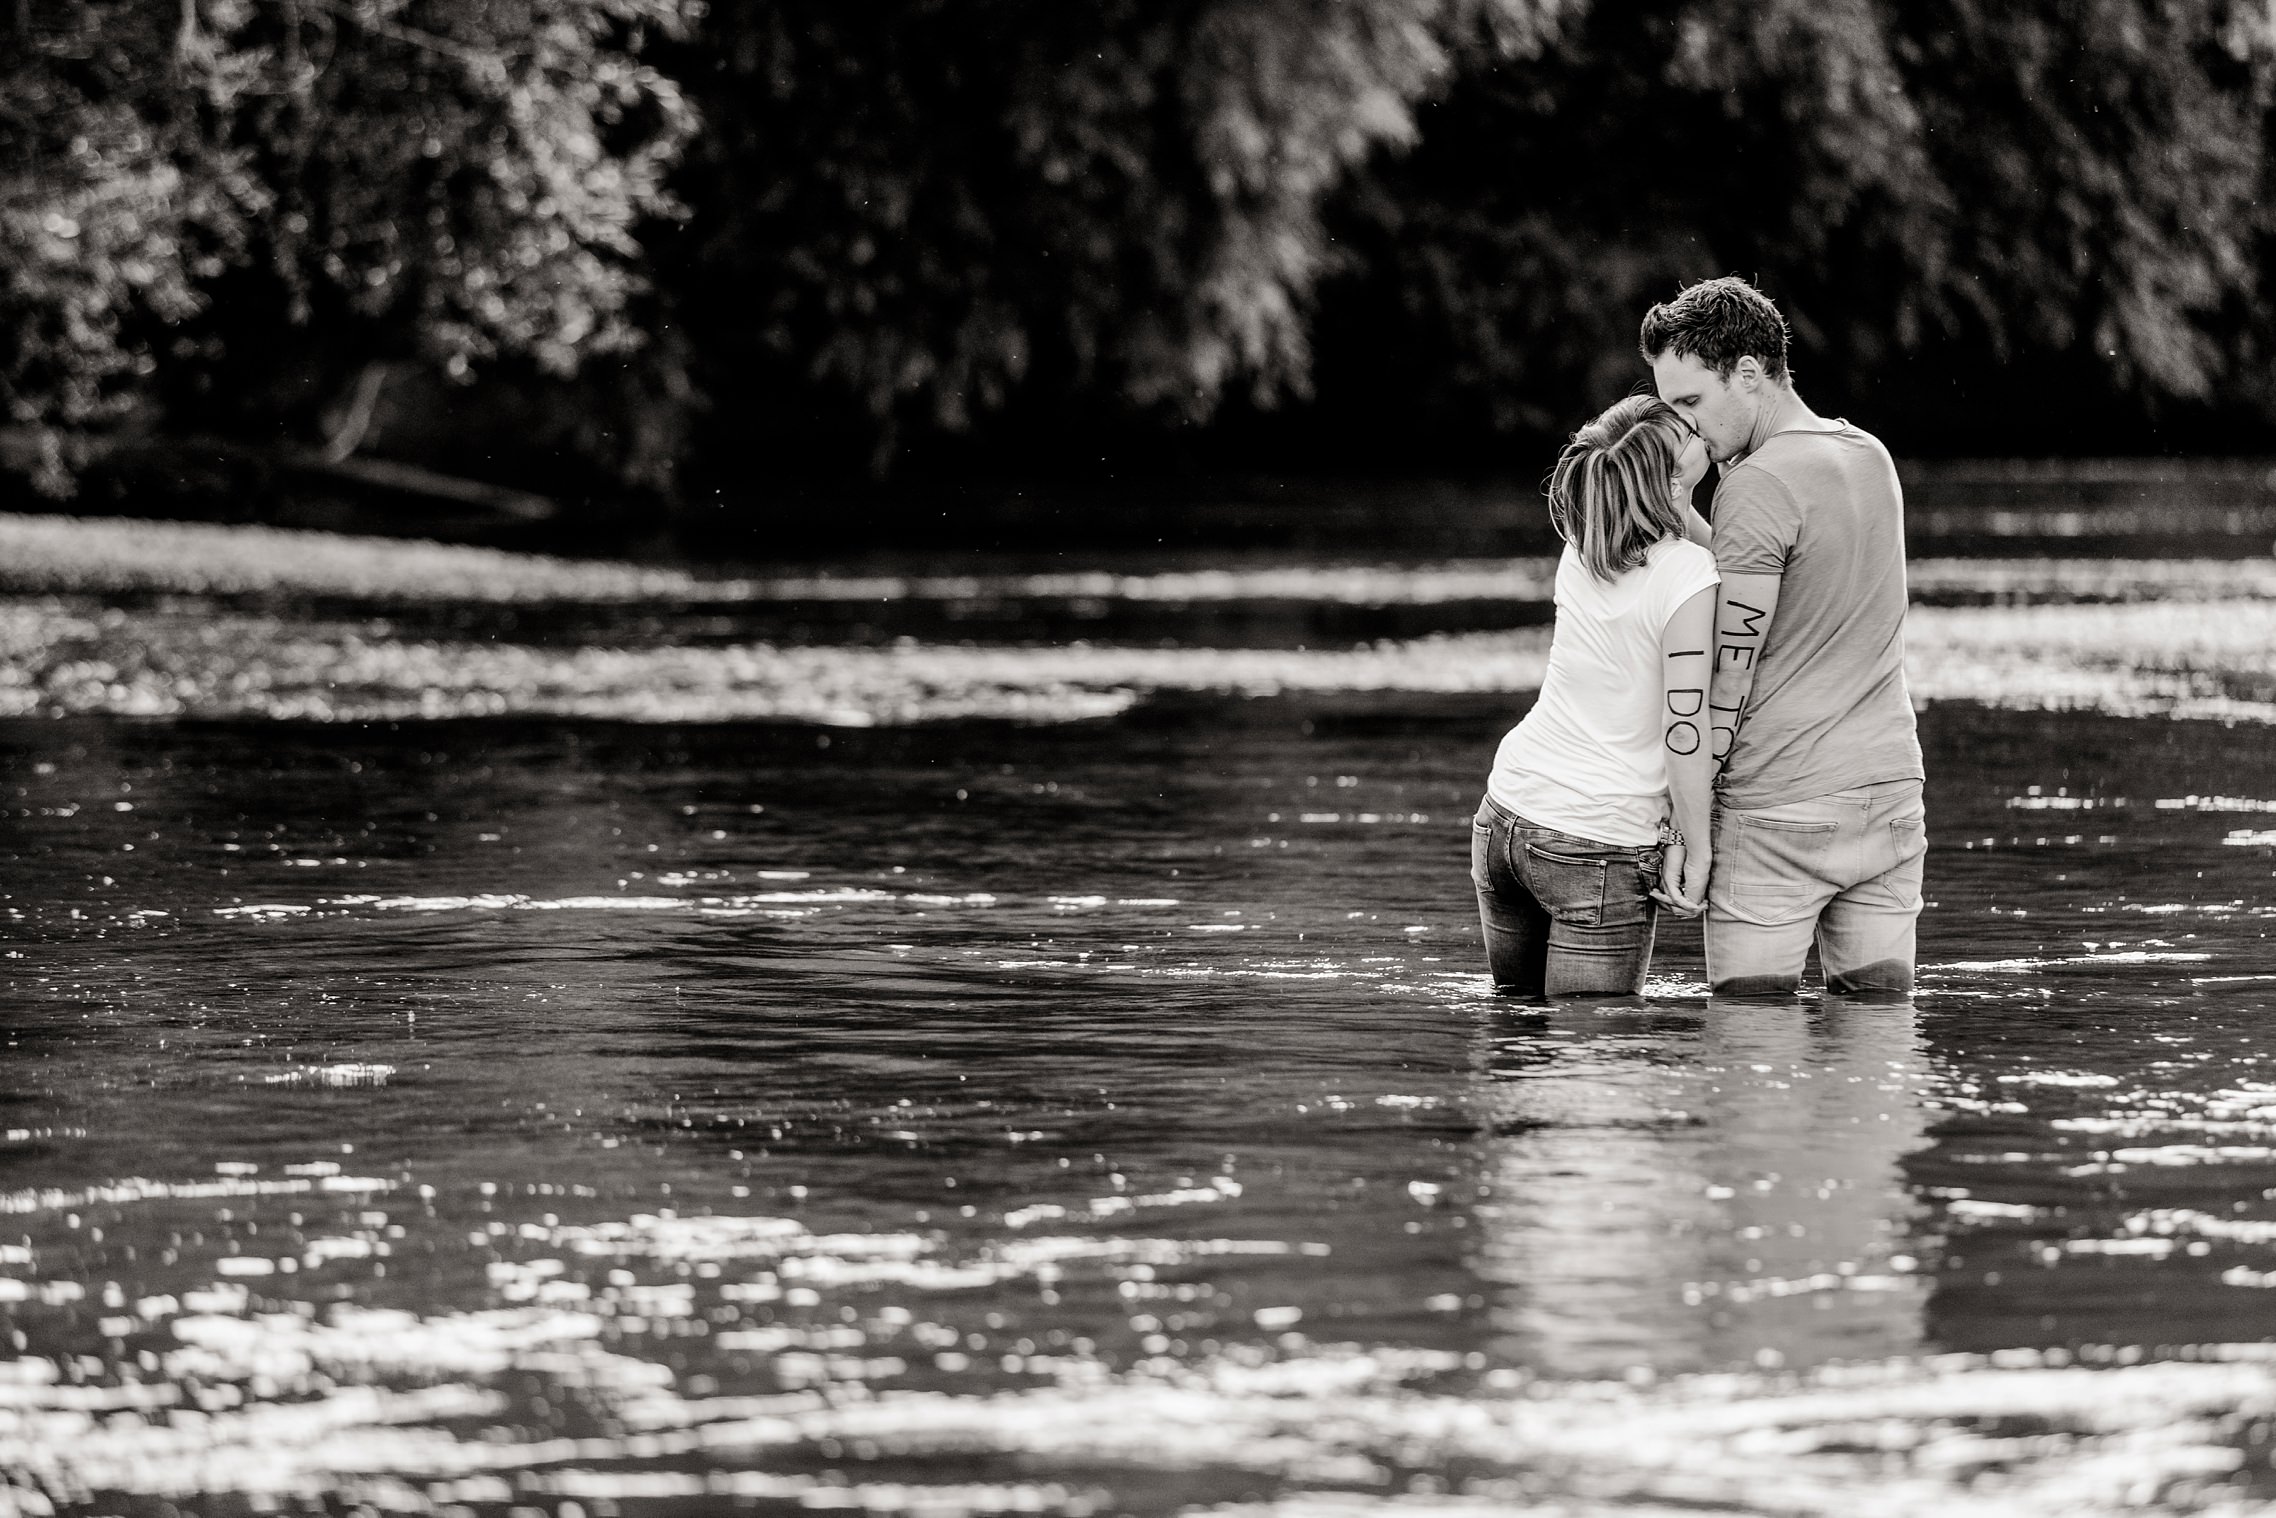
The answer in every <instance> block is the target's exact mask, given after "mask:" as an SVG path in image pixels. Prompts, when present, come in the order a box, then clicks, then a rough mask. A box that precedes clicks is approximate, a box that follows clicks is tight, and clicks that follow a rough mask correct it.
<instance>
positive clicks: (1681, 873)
mask: <svg viewBox="0 0 2276 1518" xmlns="http://www.w3.org/2000/svg"><path fill="white" fill-rule="evenodd" d="M1661 861H1662V862H1661V864H1660V887H1659V889H1658V890H1656V891H1654V892H1652V900H1654V901H1656V902H1658V903H1659V904H1660V905H1661V906H1663V907H1666V908H1667V909H1668V910H1669V911H1671V912H1674V913H1675V914H1676V915H1678V916H1679V917H1697V916H1698V915H1699V914H1700V913H1701V912H1704V911H1706V910H1707V867H1708V864H1709V862H1710V851H1709V849H1708V847H1707V845H1706V844H1704V843H1670V844H1668V845H1667V846H1666V847H1665V848H1664V849H1663V850H1662V851H1661Z"/></svg>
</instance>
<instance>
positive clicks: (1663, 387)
mask: <svg viewBox="0 0 2276 1518" xmlns="http://www.w3.org/2000/svg"><path fill="white" fill-rule="evenodd" d="M1751 368H1752V365H1751V364H1750V363H1749V362H1748V361H1747V360H1745V359H1741V360H1740V361H1739V367H1738V368H1735V369H1733V370H1732V371H1731V378H1730V379H1724V378H1723V377H1722V376H1720V375H1718V374H1717V373H1716V372H1715V371H1714V370H1712V369H1710V368H1708V367H1707V366H1706V365H1705V364H1703V363H1701V362H1700V361H1699V360H1698V358H1697V357H1696V356H1695V355H1693V354H1689V353H1677V352H1676V351H1675V350H1674V349H1672V348H1671V349H1669V350H1668V351H1667V352H1665V353H1662V354H1661V355H1660V356H1659V357H1658V358H1655V359H1653V360H1652V387H1653V388H1654V389H1655V390H1657V391H1658V392H1659V397H1660V399H1661V400H1663V401H1666V402H1667V403H1668V404H1669V405H1670V406H1673V407H1674V408H1675V409H1676V411H1677V412H1678V413H1680V414H1681V415H1682V417H1683V419H1684V420H1685V421H1687V422H1689V423H1690V424H1691V425H1692V426H1693V427H1695V428H1697V429H1698V430H1699V436H1700V438H1701V440H1702V441H1704V442H1705V443H1706V444H1707V456H1708V457H1709V458H1711V459H1713V460H1714V461H1715V462H1716V463H1718V464H1723V463H1728V462H1729V461H1730V460H1732V459H1734V458H1736V457H1738V455H1739V454H1740V453H1741V452H1742V451H1743V450H1744V449H1745V448H1746V445H1747V439H1748V438H1749V437H1751V436H1752V435H1753V433H1754V419H1755V410H1756V405H1755V391H1756V389H1757V388H1758V387H1757V386H1755V385H1751V384H1748V383H1747V380H1748V378H1749V377H1750V371H1751Z"/></svg>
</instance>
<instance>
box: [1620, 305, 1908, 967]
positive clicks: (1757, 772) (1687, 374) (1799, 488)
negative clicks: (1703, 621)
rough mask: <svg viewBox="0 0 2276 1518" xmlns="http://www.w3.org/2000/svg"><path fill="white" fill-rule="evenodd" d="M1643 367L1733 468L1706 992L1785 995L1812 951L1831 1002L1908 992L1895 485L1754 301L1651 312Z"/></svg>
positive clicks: (1715, 685)
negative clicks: (1825, 412) (1814, 403)
mask: <svg viewBox="0 0 2276 1518" xmlns="http://www.w3.org/2000/svg"><path fill="white" fill-rule="evenodd" d="M1641 346H1642V348H1643V353H1644V359H1645V362H1647V363H1649V364H1650V365H1651V366H1652V381H1653V384H1654V386H1655V388H1656V389H1657V390H1658V391H1659V396H1660V399H1661V400H1663V401H1666V402H1667V403H1668V404H1669V405H1670V406H1673V407H1674V408H1675V409H1676V410H1677V411H1678V412H1680V413H1681V414H1682V415H1683V417H1684V419H1685V420H1686V421H1688V422H1690V423H1691V425H1692V426H1693V427H1694V428H1696V429H1697V430H1698V432H1699V435H1700V437H1701V438H1702V439H1704V440H1705V442H1706V444H1707V452H1708V456H1709V457H1710V458H1712V459H1714V460H1715V462H1716V463H1718V464H1720V465H1722V466H1723V471H1722V478H1721V480H1720V482H1719V483H1718V484H1717V486H1716V488H1715V504H1714V520H1715V529H1714V547H1715V564H1716V567H1717V569H1718V570H1719V571H1720V572H1721V574H1722V577H1723V584H1722V589H1721V591H1720V592H1719V593H1718V606H1717V614H1716V618H1715V649H1714V673H1713V675H1712V677H1711V679H1710V685H1709V693H1708V701H1709V704H1710V707H1711V714H1712V727H1713V739H1712V741H1713V744H1714V752H1715V756H1716V758H1717V760H1718V761H1719V762H1720V764H1721V766H1722V769H1721V773H1720V775H1719V776H1718V778H1717V780H1716V806H1715V821H1714V827H1713V838H1712V840H1711V842H1712V846H1713V856H1714V857H1713V860H1712V874H1711V877H1710V880H1709V884H1708V891H1707V924H1706V939H1707V976H1708V979H1709V981H1710V982H1712V984H1713V986H1714V989H1715V991H1716V992H1717V993H1718V994H1721V995H1731V996H1783V995H1790V994H1792V993H1793V991H1794V990H1795V989H1796V987H1797V986H1799V985H1800V983H1801V978H1802V965H1803V961H1804V959H1805V958H1806V957H1807V956H1808V954H1809V949H1810V943H1811V940H1812V939H1813V938H1815V940H1816V942H1817V946H1818V960H1819V964H1820V965H1821V966H1822V967H1823V969H1824V971H1825V979H1826V988H1827V989H1828V990H1829V991H1835V992H1841V993H1864V992H1897V993H1904V992H1909V991H1910V990H1911V989H1912V982H1913V940H1914V929H1915V927H1916V925H1917V922H1918V920H1919V917H1920V888H1921V862H1922V858H1923V856H1924V855H1925V854H1926V852H1927V846H1928V845H1927V833H1926V827H1927V820H1926V812H1925V811H1924V809H1923V807H1922V805H1921V784H1922V780H1923V778H1924V774H1925V772H1924V771H1923V770H1922V768H1921V762H1920V740H1919V738H1918V736H1917V735H1916V733H1915V731H1914V727H1913V711H1912V698H1911V696H1910V694H1909V693H1908V692H1907V691H1906V689H1905V669H1904V614H1905V539H1904V498H1903V494H1902V491H1901V490H1900V488H1899V487H1898V484H1897V471H1896V467H1895V465H1893V464H1892V463H1891V462H1890V460H1889V453H1888V450H1887V449H1885V448H1883V447H1882V446H1881V444H1880V441H1879V440H1878V439H1876V438H1874V437H1873V436H1872V435H1871V434H1869V433H1867V432H1864V431H1862V430H1861V429H1859V428H1856V427H1852V426H1851V425H1849V423H1847V422H1845V421H1840V420H1828V419H1827V418H1825V417H1821V416H1819V415H1818V414H1817V413H1816V412H1814V411H1812V410H1811V409H1810V408H1809V407H1808V406H1806V405H1804V404H1803V402H1802V398H1801V397H1800V396H1799V395H1797V394H1795V392H1794V384H1793V380H1792V377H1791V376H1790V375H1789V374H1788V372H1787V368H1786V322H1785V319H1784V318H1783V317H1781V316H1780V315H1779V314H1778V308H1777V307H1776V306H1774V305H1772V304H1771V303H1770V300H1769V299H1768V297H1766V296H1764V295H1763V294H1762V292H1760V291H1759V290H1757V289H1755V288H1754V287H1753V286H1752V285H1750V284H1748V283H1747V282H1746V281H1745V280H1742V279H1710V280H1705V281H1702V282H1700V283H1698V284H1695V285H1691V286H1688V287H1687V288H1685V289H1684V290H1683V291H1682V292H1681V293H1679V294H1678V295H1677V296H1676V297H1675V299H1673V300H1671V301H1668V302H1666V303H1664V304H1662V305H1657V306H1654V307H1652V309H1651V310H1650V311H1648V312H1646V313H1645V315H1644V325H1643V332H1642V343H1641Z"/></svg>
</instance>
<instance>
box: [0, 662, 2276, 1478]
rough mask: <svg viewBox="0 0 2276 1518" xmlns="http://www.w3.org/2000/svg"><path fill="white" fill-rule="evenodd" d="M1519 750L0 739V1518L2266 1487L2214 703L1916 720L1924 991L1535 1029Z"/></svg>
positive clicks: (2250, 1183)
mask: <svg viewBox="0 0 2276 1518" xmlns="http://www.w3.org/2000/svg"><path fill="white" fill-rule="evenodd" d="M1507 717H1508V713H1507V711H1506V710H1504V709H1503V704H1502V702H1501V701H1500V700H1498V699H1494V698H1480V697H1428V696H1421V695H1412V694H1409V695H1403V696H1385V695H1358V696H1344V697H1334V698H1328V697H1317V698H1298V697H1282V698H1280V699H1277V700H1250V701H1240V700H1228V699H1207V698H1199V697H1195V698H1189V699H1186V700H1183V701H1175V702H1172V701H1157V702H1154V703H1151V704H1148V705H1144V706H1141V707H1139V708H1137V709H1135V710H1133V711H1132V712H1130V713H1129V714H1127V715H1125V716H1123V717H1120V718H1117V719H1114V720H1112V721H1101V722H1090V723H1078V724H1066V725H1057V726H1015V725H1011V724H1002V723H992V722H972V723H962V724H944V725H935V726H929V727H921V728H910V729H878V730H868V731H858V730H857V731H845V730H838V731H830V730H822V729H816V728H813V727H806V726H797V725H790V724H778V725H763V724H750V725H719V726H703V727H697V726H681V727H664V726H623V725H611V724H602V723H581V722H554V723H546V722H506V721H499V722H484V723H428V724H411V723H406V724H404V725H402V726H401V727H393V726H390V725H387V724H378V725H373V726H368V727H367V726H345V725H293V724H280V723H262V724H256V725H234V724H226V723H185V724H139V723H135V722H131V721H121V720H111V719H105V720H93V719H82V720H73V721H62V722H55V721H36V722H16V723H11V724H7V725H5V726H0V781H4V783H5V786H6V790H5V792H0V801H4V802H5V805H6V807H7V811H8V819H7V820H8V829H7V831H6V833H5V835H4V838H5V842H4V844H0V856H4V863H5V866H6V873H5V876H4V877H0V893H4V894H0V917H4V920H5V923H6V927H7V943H6V946H5V949H4V950H0V952H4V953H5V954H6V955H7V958H6V960H5V961H4V969H5V972H6V975H7V987H8V1001H7V1011H6V1019H5V1025H4V1038H5V1063H4V1065H0V1071H4V1078H0V1333H4V1334H5V1335H6V1336H7V1338H6V1342H5V1343H4V1344H0V1473H4V1477H5V1481H6V1483H7V1484H6V1485H4V1486H0V1512H20V1513H45V1512H49V1511H63V1512H79V1513H89V1514H92V1513H98V1512H117V1513H127V1514H136V1515H141V1514H152V1515H155V1514H159V1513H162V1512H164V1511H166V1510H167V1509H166V1506H165V1505H166V1504H169V1503H171V1504H174V1505H175V1506H176V1507H177V1508H180V1509H184V1510H187V1511H193V1512H238V1511H247V1510H249V1509H251V1508H254V1507H281V1508H284V1509H286V1510H293V1511H299V1510H308V1511H347V1510H351V1509H354V1508H356V1507H358V1506H359V1505H360V1506H364V1507H369V1508H370V1509H372V1510H374V1511H378V1512H389V1513H417V1512H441V1511H456V1510H461V1509H464V1510H470V1511H473V1512H476V1513H482V1514H491V1513H497V1514H505V1513H509V1512H514V1511H517V1510H521V1511H527V1510H534V1511H538V1512H543V1513H548V1514H562V1515H568V1514H573V1513H574V1514H587V1515H592V1514H600V1513H608V1512H619V1513H654V1514H677V1513H682V1512H711V1511H717V1512H731V1511H759V1512H766V1511H791V1510H800V1509H804V1508H812V1507H838V1508H858V1509H861V1510H865V1511H876V1512H888V1513H901V1512H906V1513H994V1512H1062V1513H1102V1514H1103V1513H1110V1512H1138V1513H1173V1512H1185V1511H1195V1512H1200V1511H1214V1512H1268V1511H1269V1512H1278V1513H1314V1512H1334V1513H1352V1512H1361V1511H1373V1510H1378V1509H1380V1510H1385V1511H1410V1510H1412V1511H1420V1512H1426V1513H1488V1512H1506V1511H1512V1510H1519V1509H1522V1508H1523V1506H1524V1505H1525V1504H1527V1503H1536V1504H1541V1505H1543V1506H1545V1507H1546V1508H1548V1510H1555V1511H1564V1512H1569V1513H1588V1512H1616V1511H1617V1512H1633V1511H1647V1512H1648V1511H1671V1510H1696V1509H1698V1508H1700V1507H1706V1508H1710V1509H1712V1508H1715V1507H1723V1508H1728V1509H1735V1510H1739V1511H1749V1512H1753V1511H1760V1512H1776V1513H1826V1514H1852V1513H1864V1512H1886V1513H1921V1512H1938V1513H1943V1512H1959V1513H1965V1512H1982V1513H2015V1512H2022V1513H2047V1514H2065V1515H2068V1514H2075V1513H2085V1512H2096V1511H2105V1510H2116V1509H2118V1508H2121V1507H2124V1506H2126V1505H2127V1504H2134V1505H2136V1506H2141V1505H2147V1506H2152V1507H2160V1508H2164V1509H2169V1510H2175V1511H2190V1510H2213V1509H2216V1508H2217V1509H2218V1510H2220V1511H2224V1512H2240V1511H2257V1510H2259V1508H2258V1507H2256V1506H2255V1505H2256V1504H2268V1503H2271V1502H2276V1490H2271V1487H2270V1481H2269V1477H2268V1474H2267V1472H2268V1470H2269V1462H2268V1453H2269V1450H2268V1435H2267V1430H2268V1428H2269V1427H2270V1424H2271V1420H2272V1419H2276V1373H2272V1371H2271V1366H2270V1361H2271V1358H2276V1353H2272V1352H2271V1351H2269V1350H2268V1349H2267V1348H2266V1343H2265V1341H2267V1340H2269V1339H2270V1338H2271V1337H2272V1336H2276V1289H2271V1285H2272V1283H2276V1201H2271V1200H2270V1198H2271V1196H2276V1070H2272V1069H2271V1068H2270V1064H2269V1062H2270V1060H2271V1058H2272V1052H2271V1051H2268V1050H2267V1049H2266V1047H2265V1032H2264V1030H2265V1027H2266V1024H2267V1019H2268V1016H2269V1013H2270V1011H2271V1010H2272V1009H2276V957H2272V955H2271V952H2270V949H2269V946H2268V944H2269V940H2268V937H2267V934H2268V928H2269V923H2270V920H2271V916H2272V914H2276V907H2271V905H2270V903H2269V887H2268V883H2269V881H2270V878H2271V873H2270V872H2271V869H2272V867H2276V866H2272V859H2276V848H2272V847H2271V845H2270V843H2269V842H2268V841H2267V840H2266V839H2264V838H2262V837H2261V836H2260V835H2261V831H2262V824H2263V823H2264V822H2265V821H2266V813H2267V811H2268V810H2269V809H2271V808H2272V807H2276V795H2272V794H2271V793H2270V789H2269V785H2268V779H2267V770H2266V765H2265V753H2266V749H2265V737H2264V730H2260V729H2254V728H2248V727H2237V728H2224V727H2221V726H2218V725H2215V724H2206V723H2180V722H2170V723H2157V724H2150V723H2142V722H2134V721H2124V720H2118V719H2112V718H2104V717H2094V716H2088V715H2081V714H2073V715H2062V714H2039V715H2030V714H2011V713H1998V712H1992V711H1985V710H1978V709H1971V708H1965V707H1937V708H1932V709H1931V710H1930V711H1929V713H1928V714H1927V718H1926V726H1925V729H1924V732H1925V737H1926V740H1927V743H1928V745H1929V749H1930V764H1931V773H1932V775H1933V776H1934V777H1935V778H1934V780H1933V782H1932V788H1931V797H1930V803H1931V808H1932V812H1933V815H1934V816H1935V818H1936V819H1937V820H1936V825H1935V829H1934V840H1933V841H1934V845H1935V852H1934V855H1933V857H1932V860H1931V889H1930V896H1931V899H1932V902H1933V905H1932V906H1931V908H1930V911H1929V913H1928V915H1927V917H1926V919H1925V922H1924V944H1923V950H1924V960H1925V964H1924V970H1923V975H1922V988H1921V992H1920V995H1919V997H1918V999H1917V1001H1916V1003H1914V1004H1912V1005H1896V1006H1891V1005H1868V1004H1849V1003H1844V1002H1840V1001H1838V1000H1835V1001H1828V1000H1825V999H1823V998H1818V997H1809V998H1805V999H1803V1000H1801V1001H1797V1002H1793V1003H1786V1004H1774V1005H1741V1004H1728V1005H1726V1004H1722V1003H1713V1004H1710V1003H1709V1002H1708V1000H1707V999H1706V996H1705V992H1704V986H1703V984H1702V981H1701V967H1700V962H1699V955H1698V937H1697V932H1696V929H1677V930H1676V931H1674V932H1672V933H1670V934H1668V935H1666V936H1667V938H1668V939H1669V940H1670V941H1669V944H1668V948H1667V949H1666V951H1665V952H1664V954H1663V958H1662V960H1661V962H1660V964H1659V965H1658V966H1657V968H1656V970H1655V976H1654V980H1653V982H1652V986H1651V992H1652V994H1651V996H1650V997H1649V998H1648V999H1647V1000H1646V1001H1644V1002H1642V1003H1636V1004H1611V1005H1604V1006H1559V1007H1555V1008H1539V1007H1527V1006H1523V1005H1516V1004H1512V1003H1509V1002H1507V1001H1501V1000H1496V999H1494V998H1492V997H1491V996H1489V995H1487V994H1486V986H1485V982H1484V977H1483V976H1482V974H1481V973H1480V971H1479V950H1478V945H1477V941H1476V927H1475V921H1474V918H1473V916H1472V910H1473V909H1472V907H1471V904H1470V901H1469V898H1468V892H1467V884H1466V876H1465V853H1464V851H1465V848H1466V831H1465V824H1466V820H1467V816H1468V811H1469V808H1470V806H1471V804H1472V803H1473V801H1474V793H1475V786H1476V784H1477V777H1478V776H1479V775H1480V774H1481V773H1482V772H1483V767H1484V763H1485V759H1486V757H1487V756H1488V755H1489V754H1490V752H1491V748H1492V744H1493V741H1494V739H1495V738H1496V737H1497V736H1498V734H1499V731H1500V728H1501V726H1502V724H1503V723H1504V722H1505V721H1506V720H1507ZM2221 1504H2227V1506H2225V1507H2224V1506H2221Z"/></svg>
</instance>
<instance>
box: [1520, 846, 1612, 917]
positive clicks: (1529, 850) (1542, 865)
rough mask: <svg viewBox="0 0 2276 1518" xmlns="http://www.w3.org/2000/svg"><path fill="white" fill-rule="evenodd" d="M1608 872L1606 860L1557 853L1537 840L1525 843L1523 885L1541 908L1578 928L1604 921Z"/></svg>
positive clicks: (1608, 862) (1608, 863)
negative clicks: (1536, 842)
mask: <svg viewBox="0 0 2276 1518" xmlns="http://www.w3.org/2000/svg"><path fill="white" fill-rule="evenodd" d="M1609 872H1610V861H1609V860H1605V859H1587V858H1583V857H1581V856H1578V855H1574V854H1560V853H1558V852H1557V851H1556V850H1554V849H1547V848H1543V847H1541V846H1540V845H1539V844H1533V843H1529V844H1527V845H1525V873H1524V875H1523V877H1522V878H1523V880H1524V882H1525V888H1526V889H1527V890H1529V891H1531V892H1532V893H1533V899H1534V900H1535V901H1538V902H1540V903H1541V909H1542V910H1543V911H1545V912H1547V913H1548V914H1549V915H1550V916H1551V917H1553V918H1555V919H1556V920H1557V921H1559V922H1562V923H1570V924H1571V925H1573V926H1574V927H1577V928H1593V927H1598V926H1600V925H1602V924H1603V922H1604V897H1605V886H1606V881H1607V878H1608V875H1609Z"/></svg>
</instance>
